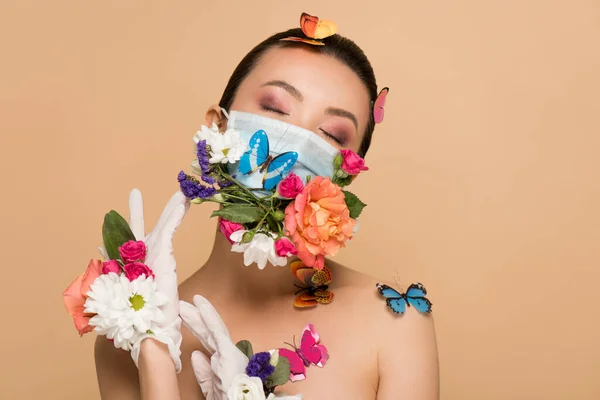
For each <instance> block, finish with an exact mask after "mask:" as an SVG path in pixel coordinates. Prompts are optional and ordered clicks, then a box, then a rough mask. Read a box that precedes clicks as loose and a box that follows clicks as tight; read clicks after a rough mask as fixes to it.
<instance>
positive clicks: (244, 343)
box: [235, 340, 254, 360]
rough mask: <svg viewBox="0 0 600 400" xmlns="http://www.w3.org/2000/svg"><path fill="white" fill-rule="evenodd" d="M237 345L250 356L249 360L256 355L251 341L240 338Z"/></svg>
mask: <svg viewBox="0 0 600 400" xmlns="http://www.w3.org/2000/svg"><path fill="white" fill-rule="evenodd" d="M235 345H236V347H237V348H238V349H240V351H241V352H242V353H244V355H245V356H246V357H248V360H249V359H251V358H252V356H253V355H254V352H253V351H252V344H251V343H250V342H249V341H247V340H240V341H239V342H237V343H236V344H235Z"/></svg>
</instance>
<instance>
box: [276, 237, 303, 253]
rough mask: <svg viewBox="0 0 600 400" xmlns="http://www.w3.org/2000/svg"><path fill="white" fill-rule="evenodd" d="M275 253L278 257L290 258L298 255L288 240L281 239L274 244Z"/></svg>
mask: <svg viewBox="0 0 600 400" xmlns="http://www.w3.org/2000/svg"><path fill="white" fill-rule="evenodd" d="M275 252H276V253H277V255H278V256H279V257H291V256H295V255H296V254H298V249H296V246H294V244H293V243H292V242H290V241H289V240H288V239H286V238H281V239H279V240H277V241H276V242H275Z"/></svg>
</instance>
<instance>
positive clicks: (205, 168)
mask: <svg viewBox="0 0 600 400" xmlns="http://www.w3.org/2000/svg"><path fill="white" fill-rule="evenodd" d="M196 147H197V149H198V152H197V154H196V155H197V157H198V164H200V170H202V180H203V181H204V182H206V183H209V184H213V183H215V179H214V178H213V177H211V176H210V175H209V174H210V162H209V161H208V160H209V157H208V152H207V151H206V140H200V141H199V142H198V145H197V146H196Z"/></svg>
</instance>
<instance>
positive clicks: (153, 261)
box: [147, 204, 187, 321]
mask: <svg viewBox="0 0 600 400" xmlns="http://www.w3.org/2000/svg"><path fill="white" fill-rule="evenodd" d="M186 212H187V209H186V207H185V206H184V205H181V204H180V205H178V206H177V207H176V208H175V209H174V210H173V211H172V212H171V215H170V216H169V217H168V219H167V221H166V222H165V225H164V226H163V232H166V233H165V234H161V233H159V239H158V241H157V242H156V243H155V244H154V248H151V249H150V250H149V252H148V260H147V262H148V266H149V267H150V268H152V271H153V272H154V274H155V282H156V288H157V290H158V291H159V292H161V293H163V294H164V295H165V296H167V297H168V299H169V304H166V305H165V306H163V307H162V311H163V313H164V314H165V317H166V319H167V321H171V320H172V319H174V318H176V317H177V316H178V315H179V303H178V301H179V297H178V282H177V262H176V261H175V257H174V256H173V242H172V240H173V234H174V233H175V230H176V229H177V227H178V226H179V224H180V223H181V220H182V219H183V216H184V215H185V213H186Z"/></svg>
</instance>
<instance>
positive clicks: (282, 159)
mask: <svg viewBox="0 0 600 400" xmlns="http://www.w3.org/2000/svg"><path fill="white" fill-rule="evenodd" d="M296 161H298V153H296V152H294V151H288V152H285V153H282V154H280V155H278V156H277V157H275V158H273V159H272V160H271V162H270V163H269V165H268V167H267V172H265V175H264V176H263V188H265V190H272V189H273V188H274V187H276V186H277V184H278V183H279V182H281V180H282V179H283V178H284V177H285V176H286V175H287V174H288V173H289V172H290V170H291V169H292V167H293V166H294V164H296Z"/></svg>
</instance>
